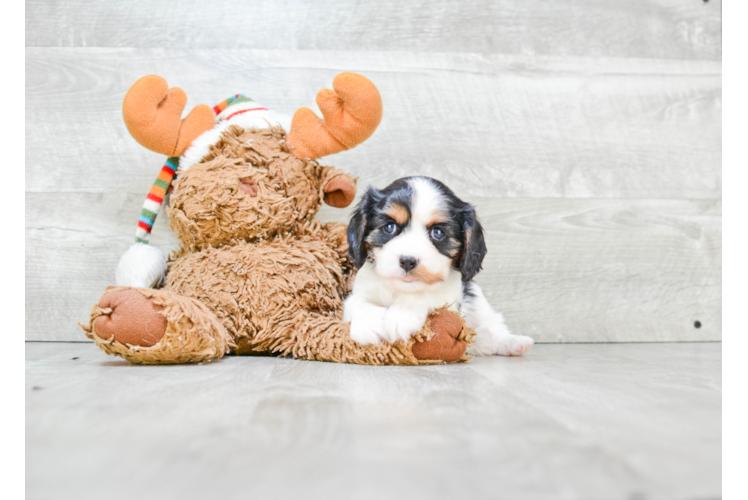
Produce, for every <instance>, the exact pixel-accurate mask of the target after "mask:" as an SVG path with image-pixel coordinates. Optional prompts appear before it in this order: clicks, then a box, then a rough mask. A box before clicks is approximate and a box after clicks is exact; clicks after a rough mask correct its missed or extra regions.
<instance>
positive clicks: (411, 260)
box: [400, 255, 418, 273]
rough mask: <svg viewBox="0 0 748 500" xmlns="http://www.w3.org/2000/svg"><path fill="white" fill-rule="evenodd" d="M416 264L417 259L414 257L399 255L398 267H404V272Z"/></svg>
mask: <svg viewBox="0 0 748 500" xmlns="http://www.w3.org/2000/svg"><path fill="white" fill-rule="evenodd" d="M417 265H418V259H416V258H415V257H408V256H407V255H405V256H403V257H400V267H402V268H403V269H405V272H406V273H407V272H408V271H410V270H411V269H413V268H414V267H416V266H417Z"/></svg>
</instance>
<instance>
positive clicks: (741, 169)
mask: <svg viewBox="0 0 748 500" xmlns="http://www.w3.org/2000/svg"><path fill="white" fill-rule="evenodd" d="M719 70H720V74H719V100H720V107H719V146H720V155H719V181H720V182H719V185H720V195H721V197H722V198H723V199H728V200H731V199H732V200H734V199H743V200H745V199H748V169H746V165H748V133H746V130H748V62H746V61H721V62H720V65H719Z"/></svg>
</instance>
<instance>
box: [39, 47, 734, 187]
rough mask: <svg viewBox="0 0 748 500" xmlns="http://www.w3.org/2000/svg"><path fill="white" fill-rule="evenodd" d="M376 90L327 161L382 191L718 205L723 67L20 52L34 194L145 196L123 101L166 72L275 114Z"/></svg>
mask: <svg viewBox="0 0 748 500" xmlns="http://www.w3.org/2000/svg"><path fill="white" fill-rule="evenodd" d="M345 70H353V71H359V72H361V73H364V74H366V75H368V76H369V77H371V78H372V79H373V80H374V81H375V82H376V84H377V85H378V86H379V88H380V90H381V93H382V95H383V99H384V106H385V112H384V120H383V122H382V125H381V127H380V129H379V130H378V131H377V132H376V133H375V134H374V136H373V137H372V138H371V139H370V140H369V141H368V142H367V143H366V144H364V145H362V146H361V147H360V148H358V149H355V150H352V151H349V152H345V153H342V154H340V155H337V156H334V157H331V158H330V159H329V162H330V163H332V164H334V165H336V166H338V167H340V168H344V169H346V170H348V171H350V172H352V173H354V174H356V175H359V176H361V177H362V178H363V179H367V180H369V181H371V182H372V183H374V184H376V185H386V184H388V183H389V182H391V181H392V180H394V179H396V178H398V177H402V176H404V175H412V174H426V175H431V176H433V177H437V178H440V179H441V180H442V181H444V182H446V183H447V184H449V185H450V186H452V187H453V188H454V189H455V190H456V191H457V192H458V193H461V194H463V195H465V196H468V195H469V196H501V197H539V198H548V197H596V198H642V199H666V198H688V199H697V198H704V199H717V198H720V197H721V170H720V164H721V103H722V97H721V63H720V62H715V61H686V60H678V61H666V60H648V59H614V58H593V57H589V58H579V57H571V56H558V57H537V56H526V55H521V56H512V55H478V54H437V53H416V52H398V53H387V52H355V51H337V52H325V51H307V52H297V51H288V50H279V51H267V50H206V49H201V50H183V49H112V48H99V49H97V48H93V49H89V48H38V47H37V48H27V49H26V102H27V118H26V137H27V141H28V143H27V148H26V164H27V167H26V168H27V170H26V189H27V190H28V191H33V192H62V191H65V192H89V193H101V192H126V193H143V191H142V186H144V185H148V184H149V183H150V182H152V179H153V178H154V177H155V175H156V174H157V171H158V167H159V165H160V164H161V162H162V161H163V159H162V157H160V156H159V155H156V154H154V153H150V152H148V151H145V150H144V149H143V148H142V147H140V146H139V145H138V144H136V143H135V142H134V141H133V140H132V139H131V138H130V137H129V136H128V134H127V131H126V128H125V126H124V124H123V123H122V119H121V103H122V98H123V96H124V94H125V92H126V90H127V89H128V87H129V86H130V85H131V84H132V83H133V82H134V81H135V80H136V79H137V78H139V77H141V76H143V75H145V74H149V73H158V74H161V75H163V76H165V77H167V79H168V80H169V82H170V83H171V84H172V85H175V86H180V87H182V88H184V89H185V90H186V91H187V93H188V95H189V97H190V104H189V105H190V106H192V105H194V104H197V103H201V102H204V103H208V104H211V105H213V104H215V103H217V102H220V101H221V100H223V99H224V98H225V97H227V96H229V95H231V94H234V93H236V92H244V93H246V94H248V95H251V96H253V97H255V98H256V99H258V100H259V101H260V102H262V103H263V104H265V105H267V106H269V107H271V108H273V109H276V110H278V111H281V112H287V113H292V112H293V111H294V110H295V109H297V108H298V107H300V106H304V105H312V104H313V99H314V96H315V94H316V92H317V91H318V90H319V89H321V88H323V87H324V86H328V85H329V84H330V82H331V80H332V78H333V76H334V75H335V74H337V73H338V72H340V71H345Z"/></svg>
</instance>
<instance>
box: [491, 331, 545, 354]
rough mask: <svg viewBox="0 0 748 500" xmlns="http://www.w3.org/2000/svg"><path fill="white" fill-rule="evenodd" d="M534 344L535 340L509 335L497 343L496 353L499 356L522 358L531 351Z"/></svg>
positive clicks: (495, 344)
mask: <svg viewBox="0 0 748 500" xmlns="http://www.w3.org/2000/svg"><path fill="white" fill-rule="evenodd" d="M534 343H535V341H534V340H533V339H531V338H530V337H525V336H524V335H509V336H508V337H502V338H499V339H497V340H496V341H495V343H494V353H495V354H498V355H499V356H521V355H522V354H523V353H526V352H527V351H529V350H530V347H532V345H533V344H534Z"/></svg>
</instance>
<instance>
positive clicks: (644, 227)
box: [25, 0, 722, 342]
mask: <svg viewBox="0 0 748 500" xmlns="http://www.w3.org/2000/svg"><path fill="white" fill-rule="evenodd" d="M720 16H721V4H720V2H718V1H714V0H712V1H709V2H703V1H701V0H689V1H685V0H673V1H664V0H659V1H656V0H650V1H638V2H625V1H623V0H617V1H596V2H583V1H564V2H560V1H559V2H545V1H540V0H537V1H520V0H513V1H502V2H487V1H486V2H444V1H443V2H425V1H412V2H403V1H400V2H382V1H377V2H324V3H321V2H304V1H292V2H239V1H232V2H197V1H195V2H179V3H178V4H175V3H173V2H161V1H149V2H104V1H102V2H81V1H77V2H76V1H58V2H36V1H31V2H27V4H26V45H27V48H26V107H27V114H26V214H25V215H26V227H27V229H26V338H27V339H28V340H83V339H84V337H83V336H82V333H81V332H80V330H79V329H78V327H77V326H76V325H75V322H76V321H82V320H84V319H85V318H86V316H87V312H88V310H89V308H90V305H91V304H92V303H93V302H94V301H95V300H96V299H97V298H98V296H99V295H100V294H101V292H102V291H103V290H104V288H105V287H106V286H107V285H108V284H111V283H112V281H113V277H114V268H115V265H116V262H117V260H118V258H119V256H120V254H121V253H122V252H123V251H124V250H125V249H126V248H127V247H128V246H129V245H130V243H131V242H132V240H133V232H134V228H135V223H136V220H137V215H138V212H139V209H140V205H141V203H142V200H143V198H144V196H145V195H146V193H147V191H148V189H149V188H150V185H151V183H152V182H153V179H154V178H155V176H156V175H157V173H158V170H159V168H160V165H161V164H162V161H163V157H161V156H160V155H157V154H155V153H151V152H149V151H146V150H144V149H143V148H142V147H140V146H139V145H138V144H137V143H135V141H134V140H133V139H131V138H130V137H129V135H128V133H127V130H126V129H125V126H124V124H123V123H122V119H121V115H120V112H121V103H122V98H123V97H124V94H125V92H126V91H127V89H128V88H129V86H130V85H131V84H132V83H133V82H134V81H135V80H136V79H137V78H139V77H141V76H143V75H145V74H149V73H157V74H160V75H162V76H164V77H166V78H167V80H168V81H169V83H170V84H171V85H173V86H180V87H182V88H183V89H184V90H185V91H186V92H187V94H188V96H189V103H188V106H193V105H195V104H198V103H207V104H211V105H213V104H215V103H217V102H219V101H221V100H223V99H224V98H226V97H228V96H229V95H231V94H234V93H237V92H243V93H245V94H248V95H250V96H252V97H254V98H256V99H257V100H259V101H260V102H262V103H263V104H265V105H267V106H268V107H271V108H273V109H276V110H278V111H282V112H287V113H292V112H293V111H294V110H295V109H296V108H298V107H300V106H305V105H312V104H313V102H314V96H315V94H316V92H317V91H318V90H319V89H321V88H323V87H325V86H329V85H330V82H331V80H332V77H333V76H334V75H335V74H337V73H338V72H340V71H346V70H352V71H358V72H361V73H363V74H365V75H367V76H369V77H370V78H371V79H372V80H373V81H374V82H376V84H377V85H378V86H379V88H380V91H381V92H382V96H383V99H384V104H385V117H384V120H383V122H382V125H381V127H380V129H379V130H378V131H377V132H376V134H375V135H374V136H373V137H372V138H371V139H370V140H369V141H368V142H367V143H366V144H364V145H362V146H361V147H360V148H358V149H355V150H353V151H349V152H345V153H342V154H339V155H336V156H334V157H330V158H329V159H328V160H327V162H328V163H329V164H332V165H335V166H337V167H340V168H343V169H346V170H348V171H350V172H352V173H353V174H355V175H358V176H360V178H361V181H360V187H365V186H366V185H368V184H373V185H376V186H379V187H383V186H384V185H386V184H388V183H389V182H390V181H392V180H394V179H396V178H397V177H401V176H404V175H414V174H424V175H430V176H433V177H437V178H439V179H441V180H442V181H444V182H446V183H447V184H449V185H450V186H451V187H452V188H453V189H454V190H455V191H456V192H457V193H458V194H460V195H461V196H462V197H463V198H465V199H467V200H469V201H471V202H473V203H475V204H476V205H477V207H478V213H479V216H480V217H481V220H482V221H483V223H484V225H485V226H486V229H487V231H488V239H489V241H488V246H489V256H488V257H487V259H486V262H485V266H484V267H485V271H484V272H483V273H482V274H481V275H480V276H479V279H478V281H479V282H480V283H481V284H482V285H483V287H484V289H485V290H486V292H487V295H488V296H489V298H490V300H491V301H492V302H493V303H494V304H496V305H497V306H499V308H500V309H501V310H503V311H504V313H505V315H506V317H507V320H508V322H509V324H510V326H511V327H512V328H513V329H514V330H516V331H517V332H521V333H525V334H528V335H532V336H534V337H535V338H536V340H538V341H541V342H559V341H560V342H582V341H592V342H595V341H652V340H660V341H662V340H672V341H675V340H718V339H721V196H722V194H721V22H720ZM348 213H349V211H347V210H345V211H339V210H334V209H324V210H323V213H322V216H323V218H324V219H325V220H343V219H344V218H345V217H347V215H348ZM175 243H176V240H175V239H174V237H173V236H172V235H171V234H170V233H169V230H168V227H167V226H166V223H165V216H164V214H163V213H162V215H161V217H160V219H159V221H158V222H157V227H156V229H155V230H154V238H153V244H155V245H158V246H160V247H162V248H164V249H169V248H174V246H175ZM695 321H699V322H700V323H701V325H702V326H701V328H698V329H697V328H695V327H694V322H695Z"/></svg>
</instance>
